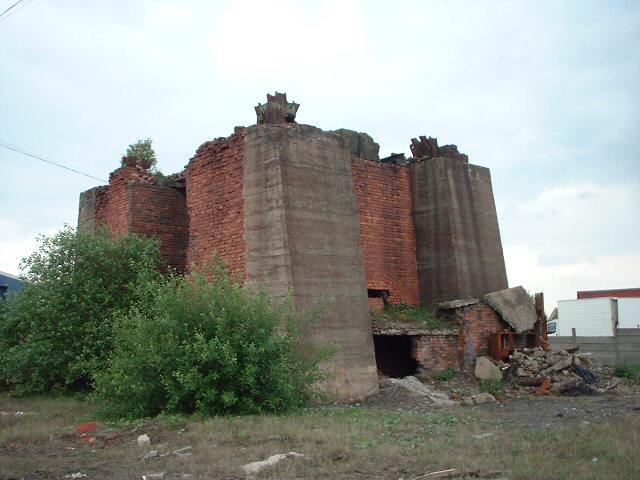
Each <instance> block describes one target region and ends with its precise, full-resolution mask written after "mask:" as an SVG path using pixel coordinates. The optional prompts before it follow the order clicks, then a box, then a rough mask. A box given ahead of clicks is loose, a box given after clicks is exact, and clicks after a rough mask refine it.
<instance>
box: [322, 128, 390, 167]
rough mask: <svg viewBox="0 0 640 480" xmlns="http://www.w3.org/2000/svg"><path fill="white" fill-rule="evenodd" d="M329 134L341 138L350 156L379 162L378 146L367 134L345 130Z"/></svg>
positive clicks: (340, 129) (341, 129)
mask: <svg viewBox="0 0 640 480" xmlns="http://www.w3.org/2000/svg"><path fill="white" fill-rule="evenodd" d="M330 133H335V134H337V135H339V136H340V137H342V139H343V140H344V142H345V146H346V147H347V150H349V152H350V153H351V155H352V156H354V157H358V158H366V159H367V160H379V159H380V157H379V153H380V145H378V144H377V143H376V142H375V141H374V140H373V138H371V136H370V135H369V134H367V133H363V132H356V131H354V130H349V129H347V128H339V129H338V130H333V131H331V132H330Z"/></svg>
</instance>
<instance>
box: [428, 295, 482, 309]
mask: <svg viewBox="0 0 640 480" xmlns="http://www.w3.org/2000/svg"><path fill="white" fill-rule="evenodd" d="M479 302H480V299H479V298H463V299H460V300H451V301H449V302H440V303H439V304H438V308H439V309H440V310H454V309H456V308H462V307H468V306H469V305H475V304H476V303H479Z"/></svg>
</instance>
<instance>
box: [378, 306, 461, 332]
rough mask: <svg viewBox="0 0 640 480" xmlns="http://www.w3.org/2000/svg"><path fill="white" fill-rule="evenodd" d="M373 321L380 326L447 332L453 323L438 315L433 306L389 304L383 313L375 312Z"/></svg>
mask: <svg viewBox="0 0 640 480" xmlns="http://www.w3.org/2000/svg"><path fill="white" fill-rule="evenodd" d="M372 315H373V321H374V322H376V323H377V324H379V325H383V324H385V323H389V322H391V323H402V324H407V325H411V326H413V327H416V328H422V329H425V330H446V329H449V328H451V323H450V322H447V320H444V319H442V318H439V317H438V316H437V315H436V307H435V306H431V305H417V306H416V305H409V304H406V303H399V304H388V305H386V306H385V308H384V310H383V311H381V312H378V311H373V312H372Z"/></svg>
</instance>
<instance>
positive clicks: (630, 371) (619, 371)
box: [614, 365, 640, 384]
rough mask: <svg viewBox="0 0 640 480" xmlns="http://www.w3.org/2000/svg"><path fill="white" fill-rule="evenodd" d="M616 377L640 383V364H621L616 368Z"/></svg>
mask: <svg viewBox="0 0 640 480" xmlns="http://www.w3.org/2000/svg"><path fill="white" fill-rule="evenodd" d="M614 372H615V375H616V377H620V378H626V379H627V380H629V381H630V382H632V383H635V384H640V365H620V366H618V367H616V368H615V370H614Z"/></svg>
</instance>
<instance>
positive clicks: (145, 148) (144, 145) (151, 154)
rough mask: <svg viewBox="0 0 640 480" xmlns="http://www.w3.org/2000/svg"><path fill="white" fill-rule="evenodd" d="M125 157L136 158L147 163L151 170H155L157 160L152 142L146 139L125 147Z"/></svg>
mask: <svg viewBox="0 0 640 480" xmlns="http://www.w3.org/2000/svg"><path fill="white" fill-rule="evenodd" d="M125 155H126V156H127V157H138V158H139V159H141V160H144V161H145V162H147V163H148V164H149V165H150V167H151V168H152V169H154V170H155V167H156V163H157V159H156V152H155V150H154V149H153V140H151V139H150V138H147V139H145V140H138V141H137V142H135V143H132V144H131V145H129V147H127V153H126V154H125Z"/></svg>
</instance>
